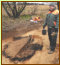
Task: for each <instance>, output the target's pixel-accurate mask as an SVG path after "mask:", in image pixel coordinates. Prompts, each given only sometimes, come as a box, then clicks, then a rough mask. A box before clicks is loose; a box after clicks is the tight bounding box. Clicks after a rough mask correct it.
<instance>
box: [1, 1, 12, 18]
mask: <svg viewBox="0 0 60 65" xmlns="http://www.w3.org/2000/svg"><path fill="white" fill-rule="evenodd" d="M2 6H3V8H4V9H5V11H6V13H7V14H8V16H9V17H11V14H10V13H9V12H8V10H7V8H6V7H5V5H4V3H3V2H2Z"/></svg>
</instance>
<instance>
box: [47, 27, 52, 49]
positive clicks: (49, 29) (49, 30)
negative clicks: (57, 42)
mask: <svg viewBox="0 0 60 65" xmlns="http://www.w3.org/2000/svg"><path fill="white" fill-rule="evenodd" d="M48 37H49V41H50V48H51V43H52V38H51V28H48Z"/></svg>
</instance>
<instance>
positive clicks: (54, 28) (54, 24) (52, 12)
mask: <svg viewBox="0 0 60 65" xmlns="http://www.w3.org/2000/svg"><path fill="white" fill-rule="evenodd" d="M49 8H50V9H49V12H48V14H47V17H46V20H45V23H44V25H43V29H45V27H46V25H47V26H48V36H49V41H50V47H49V49H50V50H49V52H48V53H49V54H52V53H53V52H54V51H55V48H56V40H57V33H58V28H59V10H57V9H56V6H55V5H54V4H50V5H49Z"/></svg>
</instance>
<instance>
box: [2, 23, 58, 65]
mask: <svg viewBox="0 0 60 65" xmlns="http://www.w3.org/2000/svg"><path fill="white" fill-rule="evenodd" d="M36 27H38V28H36ZM28 29H30V27H29V28H28ZM28 29H26V30H28ZM17 30H18V33H16V32H15V33H16V34H15V35H13V36H10V37H8V38H6V39H4V40H2V51H3V50H4V46H5V45H6V44H10V43H12V42H17V41H18V42H20V40H19V39H21V36H22V37H26V36H29V35H35V36H33V37H32V38H34V37H36V36H40V37H41V38H42V40H43V49H42V50H37V51H35V52H34V51H31V50H29V49H26V53H27V52H29V53H30V52H31V54H32V55H31V56H30V57H29V59H24V61H19V60H15V61H13V60H10V59H9V58H7V57H5V56H4V55H2V63H3V64H58V63H59V47H58V44H59V34H58V38H57V47H56V50H55V52H54V53H53V54H48V50H47V47H49V39H48V33H47V34H46V35H42V27H39V26H37V24H36V26H34V27H33V30H31V29H30V31H27V32H26V33H23V34H22V35H21V31H20V30H19V29H17ZM22 30H23V29H22ZM26 30H23V31H26ZM46 30H47V28H46ZM8 35H9V34H8ZM10 35H11V33H10ZM35 41H37V39H35ZM35 41H34V42H35ZM38 41H39V40H38ZM40 41H41V40H40ZM40 41H39V42H40ZM33 44H34V43H33ZM36 44H37V43H36ZM30 47H31V46H30ZM33 47H34V46H33ZM24 52H25V51H24ZM24 52H23V53H22V54H24ZM32 52H33V53H32ZM26 53H25V54H26ZM22 54H20V53H19V54H18V55H17V57H20V56H21V55H22Z"/></svg>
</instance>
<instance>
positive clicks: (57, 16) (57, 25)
mask: <svg viewBox="0 0 60 65" xmlns="http://www.w3.org/2000/svg"><path fill="white" fill-rule="evenodd" d="M58 28H59V14H58V15H56V26H55V31H56V32H58Z"/></svg>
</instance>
